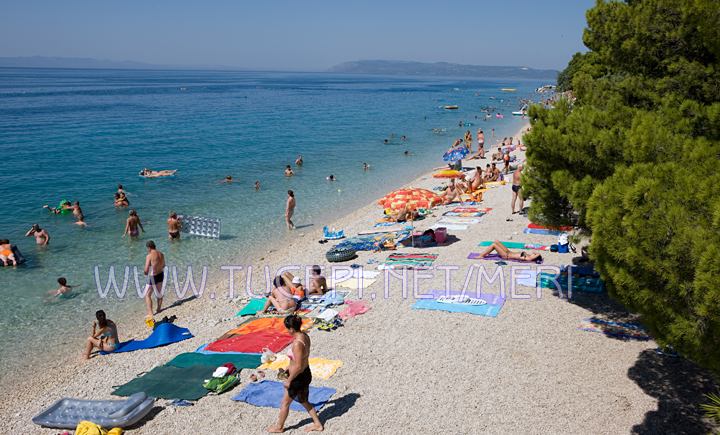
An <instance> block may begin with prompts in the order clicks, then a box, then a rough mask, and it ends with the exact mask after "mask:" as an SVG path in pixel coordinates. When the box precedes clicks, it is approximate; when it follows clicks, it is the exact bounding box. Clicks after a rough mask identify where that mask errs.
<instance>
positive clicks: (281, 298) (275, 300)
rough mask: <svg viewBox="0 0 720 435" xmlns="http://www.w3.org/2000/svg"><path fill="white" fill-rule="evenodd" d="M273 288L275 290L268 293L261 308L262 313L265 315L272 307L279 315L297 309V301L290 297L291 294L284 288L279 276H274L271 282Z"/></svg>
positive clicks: (283, 282)
mask: <svg viewBox="0 0 720 435" xmlns="http://www.w3.org/2000/svg"><path fill="white" fill-rule="evenodd" d="M273 286H274V287H275V288H273V289H272V292H270V296H268V300H267V302H265V307H263V313H267V312H268V310H269V309H270V306H271V305H272V306H273V307H275V309H276V310H278V311H279V312H281V313H287V312H292V311H295V310H296V309H297V300H296V299H294V298H293V297H292V292H290V289H288V288H287V287H286V286H285V281H283V279H282V277H281V276H276V277H275V279H274V280H273Z"/></svg>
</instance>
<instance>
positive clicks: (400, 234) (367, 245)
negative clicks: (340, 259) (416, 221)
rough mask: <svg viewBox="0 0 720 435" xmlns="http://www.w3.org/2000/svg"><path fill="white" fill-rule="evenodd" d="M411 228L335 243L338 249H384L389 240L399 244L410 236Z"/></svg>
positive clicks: (356, 237)
mask: <svg viewBox="0 0 720 435" xmlns="http://www.w3.org/2000/svg"><path fill="white" fill-rule="evenodd" d="M410 235H411V232H410V230H402V231H392V232H387V233H374V234H365V235H357V236H354V237H349V238H347V239H345V240H343V241H342V242H340V243H338V244H337V245H335V248H336V249H354V250H356V251H382V250H383V249H385V246H384V245H385V244H386V243H388V242H391V243H395V244H398V243H400V242H402V241H403V240H405V239H407V238H409V237H410Z"/></svg>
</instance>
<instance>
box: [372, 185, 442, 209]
mask: <svg viewBox="0 0 720 435" xmlns="http://www.w3.org/2000/svg"><path fill="white" fill-rule="evenodd" d="M441 202H442V198H441V197H439V196H438V195H436V194H435V193H433V192H431V191H429V190H427V189H416V188H412V187H411V188H407V189H398V190H394V191H392V192H390V193H388V194H387V195H385V196H383V197H382V198H380V200H378V205H380V206H382V207H383V208H386V209H387V208H389V209H391V210H400V209H402V208H403V207H405V206H406V205H407V207H408V209H411V210H417V209H418V208H431V207H433V206H435V205H437V204H440V203H441Z"/></svg>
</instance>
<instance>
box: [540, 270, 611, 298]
mask: <svg viewBox="0 0 720 435" xmlns="http://www.w3.org/2000/svg"><path fill="white" fill-rule="evenodd" d="M569 282H571V283H572V291H573V293H575V292H582V293H602V292H603V291H605V283H604V282H603V280H602V279H601V278H600V277H599V276H598V277H596V276H576V275H573V276H572V280H570V279H569V278H568V274H567V273H562V274H559V275H557V274H553V273H547V272H543V273H541V274H540V275H538V285H539V286H540V287H541V288H549V289H551V290H556V291H562V292H567V291H568V288H569V287H570V285H569ZM558 286H559V288H558Z"/></svg>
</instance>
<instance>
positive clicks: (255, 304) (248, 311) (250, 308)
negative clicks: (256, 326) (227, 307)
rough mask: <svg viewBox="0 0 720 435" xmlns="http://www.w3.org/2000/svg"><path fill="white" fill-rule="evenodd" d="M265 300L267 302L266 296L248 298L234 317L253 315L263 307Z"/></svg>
mask: <svg viewBox="0 0 720 435" xmlns="http://www.w3.org/2000/svg"><path fill="white" fill-rule="evenodd" d="M265 302H267V298H255V299H250V302H248V303H247V305H245V306H244V307H243V309H242V310H240V311H238V313H237V314H235V317H241V316H254V315H255V314H257V312H258V311H260V310H262V309H263V308H265Z"/></svg>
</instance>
